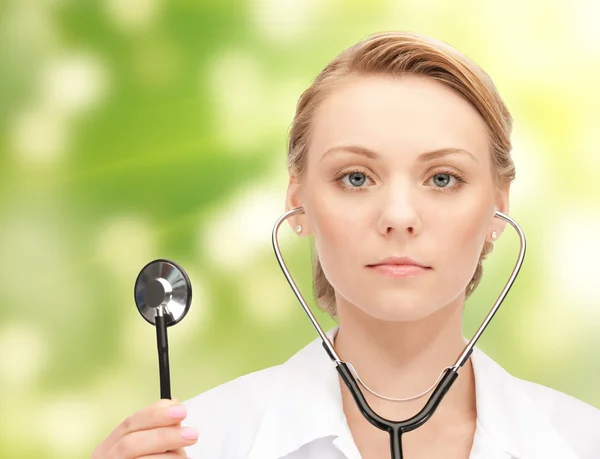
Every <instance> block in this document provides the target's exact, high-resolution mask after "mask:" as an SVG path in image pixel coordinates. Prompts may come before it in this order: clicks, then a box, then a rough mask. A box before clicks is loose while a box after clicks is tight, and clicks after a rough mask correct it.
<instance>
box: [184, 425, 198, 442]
mask: <svg viewBox="0 0 600 459" xmlns="http://www.w3.org/2000/svg"><path fill="white" fill-rule="evenodd" d="M180 432H181V438H184V439H186V440H197V439H198V431H197V430H196V429H194V428H193V427H182V428H181V431H180Z"/></svg>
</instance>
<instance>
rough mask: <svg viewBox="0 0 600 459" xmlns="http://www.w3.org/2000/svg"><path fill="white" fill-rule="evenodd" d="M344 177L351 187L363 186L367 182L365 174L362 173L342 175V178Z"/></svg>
mask: <svg viewBox="0 0 600 459" xmlns="http://www.w3.org/2000/svg"><path fill="white" fill-rule="evenodd" d="M346 177H348V182H349V183H350V185H351V186H353V187H360V186H363V185H364V184H365V182H366V181H367V176H366V175H365V174H363V173H362V172H352V173H350V174H346V175H344V177H343V178H346ZM344 182H345V181H344Z"/></svg>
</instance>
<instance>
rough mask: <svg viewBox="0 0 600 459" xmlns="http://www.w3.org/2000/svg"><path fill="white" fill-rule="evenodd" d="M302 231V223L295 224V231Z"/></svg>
mask: <svg viewBox="0 0 600 459" xmlns="http://www.w3.org/2000/svg"><path fill="white" fill-rule="evenodd" d="M301 232H302V225H297V226H296V233H298V234H300V233H301Z"/></svg>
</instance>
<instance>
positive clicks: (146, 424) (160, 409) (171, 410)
mask: <svg viewBox="0 0 600 459" xmlns="http://www.w3.org/2000/svg"><path fill="white" fill-rule="evenodd" d="M186 414H187V413H186V411H185V406H183V405H181V404H179V402H178V401H173V400H166V399H163V400H159V401H157V402H155V403H153V404H152V405H150V406H148V407H146V408H144V409H142V410H140V411H138V412H136V413H134V414H132V415H131V416H128V417H127V418H126V419H125V420H124V421H123V422H122V423H121V424H119V425H118V426H117V427H116V428H115V429H114V430H113V431H112V432H111V433H110V434H109V435H108V437H107V438H106V440H104V441H103V442H102V443H101V444H100V445H98V448H97V449H96V451H94V453H95V454H98V457H104V455H105V454H106V453H107V452H108V451H109V450H110V449H111V448H112V447H113V446H114V445H115V444H116V443H117V442H118V441H119V440H120V439H121V438H123V437H124V436H125V435H127V434H128V433H131V432H133V431H135V430H143V429H151V428H153V427H161V426H166V425H177V424H179V423H180V422H181V421H182V420H183V419H184V418H185V416H186Z"/></svg>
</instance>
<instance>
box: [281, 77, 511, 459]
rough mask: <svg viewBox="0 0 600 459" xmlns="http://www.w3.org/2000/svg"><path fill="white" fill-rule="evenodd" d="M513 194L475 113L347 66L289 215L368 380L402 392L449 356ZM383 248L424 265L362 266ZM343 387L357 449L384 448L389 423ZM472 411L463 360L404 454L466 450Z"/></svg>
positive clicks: (425, 379) (415, 83) (323, 111)
mask: <svg viewBox="0 0 600 459" xmlns="http://www.w3.org/2000/svg"><path fill="white" fill-rule="evenodd" d="M447 149H451V150H447ZM448 151H451V152H450V153H448ZM432 152H437V153H432ZM508 198H509V189H508V187H507V188H504V189H502V188H499V187H498V186H497V184H496V181H495V180H494V175H493V168H492V163H491V157H490V147H489V134H488V131H487V128H486V125H485V122H484V120H483V119H482V118H481V116H480V115H479V114H478V112H477V111H476V110H475V109H474V108H473V107H472V106H471V105H470V104H469V103H468V102H467V101H466V100H464V99H463V98H462V97H461V96H460V95H458V94H457V93H455V92H454V91H453V90H452V89H450V88H449V87H447V86H445V85H443V84H442V83H439V82H436V81H434V80H432V79H429V78H425V77H415V76H406V77H402V78H392V77H389V76H352V77H348V78H347V79H346V80H345V81H344V82H343V83H342V84H340V86H339V87H337V88H336V89H334V90H333V91H332V92H331V93H330V94H329V95H328V96H327V97H326V98H325V100H324V101H323V102H322V104H321V106H320V107H319V108H318V110H317V112H316V113H315V116H314V119H313V124H312V131H311V137H310V142H309V149H308V159H307V167H306V170H305V172H304V174H303V175H302V176H301V177H298V176H295V175H293V174H292V175H291V176H290V182H289V187H288V192H287V200H286V208H287V209H291V208H294V207H300V206H302V207H303V208H304V210H305V213H304V214H300V215H298V216H296V217H295V218H293V219H290V220H291V221H290V224H291V225H292V227H296V225H298V224H299V225H302V227H303V230H302V233H301V235H302V236H308V235H311V234H312V235H313V236H314V240H315V243H316V247H317V250H318V253H319V258H320V260H321V265H322V267H323V271H324V272H325V274H326V276H327V278H328V280H329V282H330V283H331V285H332V286H333V288H334V290H335V296H336V301H337V309H338V315H339V322H340V329H339V332H338V334H337V336H336V339H335V342H334V345H335V348H336V350H337V352H338V353H339V354H340V356H341V357H342V359H344V360H346V361H348V362H351V363H352V364H353V366H354V367H355V368H356V370H357V372H358V374H359V375H360V376H361V378H362V379H363V381H365V383H366V384H367V385H369V387H370V388H372V389H373V390H375V391H377V392H378V393H381V394H384V395H386V396H388V397H410V396H413V395H416V394H419V393H421V392H423V391H425V390H426V389H428V388H429V387H430V386H432V385H433V383H434V382H435V381H436V380H437V378H438V376H439V375H440V371H442V369H443V368H445V367H446V366H449V365H451V364H453V363H454V362H455V360H456V358H457V357H458V355H459V354H460V352H461V351H462V349H463V348H464V343H465V341H464V337H463V333H462V311H463V307H464V301H465V294H464V292H465V288H466V287H467V284H468V283H469V281H470V279H471V278H472V276H473V273H474V271H475V268H476V266H477V262H478V259H479V256H480V254H481V251H482V248H483V245H484V242H485V241H486V240H488V241H491V233H492V231H496V233H497V234H498V235H499V234H501V232H502V230H503V229H504V225H503V224H502V222H501V221H499V220H498V219H496V218H494V211H495V210H496V209H498V210H500V211H501V212H504V213H508ZM390 256H397V257H410V258H412V259H413V260H415V261H417V262H419V263H420V264H422V265H424V266H425V267H426V269H424V270H422V271H421V272H420V273H419V275H415V276H409V277H404V278H398V277H390V276H389V275H386V274H385V272H383V273H382V272H381V271H377V270H374V269H373V268H372V267H369V265H372V264H376V263H378V262H380V261H381V260H383V259H384V258H386V257H390ZM373 356H376V357H375V358H374V357H373ZM407 375H410V377H407ZM341 390H342V399H343V405H344V411H345V413H346V417H347V419H348V423H349V426H350V429H351V431H352V434H353V436H354V439H355V441H356V443H357V446H358V448H359V450H360V452H361V455H362V456H363V457H364V458H371V457H372V458H376V457H387V456H388V455H389V437H388V434H387V433H385V432H381V431H379V430H378V429H376V428H375V427H373V426H371V424H369V423H368V422H367V421H366V420H365V419H364V418H363V417H362V415H361V414H360V413H359V412H358V410H357V408H356V406H355V404H354V402H353V400H352V399H351V397H350V395H349V393H348V392H347V390H346V388H345V386H344V385H343V383H341ZM364 392H365V393H366V391H364ZM366 395H367V400H368V401H369V403H370V404H371V406H372V407H373V408H374V409H375V410H376V411H377V412H379V413H380V414H381V415H383V416H386V417H389V418H392V419H406V418H408V417H410V416H412V415H414V414H416V412H418V411H419V410H420V409H421V408H422V406H423V405H424V403H425V402H426V400H427V397H422V398H420V399H417V400H414V401H410V402H403V403H393V402H388V401H383V400H381V399H378V398H375V397H373V396H371V394H368V393H366ZM475 420H476V403H475V384H474V377H473V370H472V366H471V363H470V361H469V362H468V363H467V364H466V365H465V366H464V367H463V368H462V369H461V371H460V377H459V378H458V380H457V381H456V383H455V384H454V385H453V387H452V389H451V390H450V391H449V393H448V394H447V396H446V398H445V399H444V400H443V402H442V403H441V404H440V406H439V408H438V410H437V411H436V413H435V415H434V416H433V417H432V418H431V420H429V421H428V422H427V423H426V424H425V425H424V426H422V427H420V428H419V429H417V430H416V431H414V432H411V433H409V434H407V435H405V437H404V440H403V441H404V450H405V453H406V456H407V457H412V458H418V457H428V458H432V457H458V458H460V457H465V458H466V457H468V455H469V451H470V448H471V445H472V438H473V433H474V431H475ZM432 439H435V441H432Z"/></svg>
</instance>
